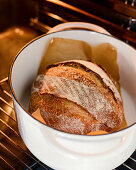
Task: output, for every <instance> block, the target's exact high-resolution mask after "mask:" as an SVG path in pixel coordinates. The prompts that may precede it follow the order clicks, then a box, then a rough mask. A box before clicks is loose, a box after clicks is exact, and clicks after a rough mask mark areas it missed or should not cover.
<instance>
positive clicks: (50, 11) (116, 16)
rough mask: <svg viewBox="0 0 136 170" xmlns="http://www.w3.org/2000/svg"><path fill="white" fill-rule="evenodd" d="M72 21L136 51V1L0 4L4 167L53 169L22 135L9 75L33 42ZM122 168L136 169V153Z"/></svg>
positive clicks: (0, 155) (0, 157)
mask: <svg viewBox="0 0 136 170" xmlns="http://www.w3.org/2000/svg"><path fill="white" fill-rule="evenodd" d="M70 21H82V22H88V23H93V24H96V25H99V26H101V27H103V28H105V29H106V30H107V31H108V32H110V33H111V34H112V35H113V36H115V37H117V38H119V39H121V40H123V41H125V42H126V43H128V44H130V45H131V46H133V47H134V48H135V47H136V0H103V1H99V0H86V1H84V0H80V1H75V0H71V1H68V0H63V1H61V0H14V1H11V0H7V1H5V0H0V22H1V24H0V169H33V170H42V169H46V170H51V168H50V167H48V166H46V165H44V164H43V163H41V162H40V161H39V160H38V159H37V158H35V157H34V156H33V155H32V154H31V153H30V152H29V151H28V149H27V148H26V146H25V144H24V143H23V141H22V139H21V137H20V135H19V132H18V128H17V123H16V117H15V112H14V108H13V103H12V99H11V95H10V91H9V86H8V78H7V77H8V73H9V68H10V65H11V63H12V61H13V58H14V57H15V56H16V54H17V53H18V52H19V50H20V49H21V48H22V47H23V46H24V45H25V44H26V43H27V42H29V41H30V40H32V39H33V38H35V37H37V36H39V35H42V34H45V33H46V32H47V31H49V30H50V29H51V28H52V27H53V26H55V25H57V24H60V23H65V22H70ZM116 169H117V170H129V169H130V170H134V169H136V151H135V152H134V153H133V154H132V155H131V157H130V158H129V159H128V160H127V161H126V162H124V163H123V164H122V165H121V166H119V167H117V168H116Z"/></svg>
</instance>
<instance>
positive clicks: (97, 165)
mask: <svg viewBox="0 0 136 170" xmlns="http://www.w3.org/2000/svg"><path fill="white" fill-rule="evenodd" d="M53 37H63V38H71V39H76V40H83V41H86V42H88V43H89V44H90V45H97V44H100V43H104V42H109V43H111V44H112V45H113V46H114V47H115V48H116V49H117V53H118V65H119V70H120V84H121V92H122V98H123V103H124V112H125V117H126V119H127V123H128V127H127V128H125V129H123V130H121V131H118V132H115V133H111V134H106V135H98V136H84V135H74V134H68V133H64V132H61V131H58V130H55V129H53V128H51V127H48V126H46V125H44V124H42V123H40V122H39V121H37V120H36V119H34V118H33V117H32V116H31V115H29V113H28V111H27V109H28V104H29V96H30V87H31V85H32V82H33V81H34V80H35V78H36V75H37V71H38V67H39V64H40V60H41V57H42V55H43V54H44V51H45V49H46V48H47V46H48V43H49V41H50V40H51V39H52V38H53ZM109 57H110V56H109ZM9 82H10V89H11V93H12V96H13V101H14V106H15V112H16V116H17V122H18V127H19V131H20V134H21V137H22V139H23V141H24V143H25V144H26V146H27V147H28V149H29V150H30V151H31V152H32V153H33V155H35V156H36V157H37V158H38V159H39V160H40V161H42V162H43V163H45V164H47V165H48V166H50V167H51V168H53V169H55V170H111V169H114V168H116V167H117V166H119V165H120V164H122V163H123V162H124V161H125V160H126V159H128V157H129V156H130V155H131V154H132V153H133V152H134V150H135V149H136V87H135V85H136V50H135V49H134V48H132V47H130V46H129V45H127V44H125V43H124V42H122V41H120V40H118V39H116V38H114V37H111V36H109V35H105V34H101V33H97V32H93V31H87V30H68V31H60V32H55V33H51V34H47V35H43V36H40V37H38V38H36V39H34V40H33V41H31V42H30V43H29V44H27V45H26V46H25V47H24V48H23V49H22V50H21V51H20V52H19V53H18V55H17V56H16V58H15V60H14V62H13V64H12V66H11V70H10V75H9Z"/></svg>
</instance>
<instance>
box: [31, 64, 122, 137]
mask: <svg viewBox="0 0 136 170" xmlns="http://www.w3.org/2000/svg"><path fill="white" fill-rule="evenodd" d="M50 77H53V78H56V77H57V78H58V79H59V81H61V82H62V86H66V87H67V88H69V89H70V88H72V87H70V85H65V84H66V83H67V84H70V83H71V82H73V81H74V82H76V83H77V84H78V87H77V86H76V88H78V90H77V89H76V88H74V91H72V90H73V89H72V90H71V91H68V92H70V94H67V93H66V92H65V96H64V92H58V91H57V90H56V89H57V88H58V87H56V84H55V83H53V84H52V81H51V80H50V79H49V80H48V82H47V84H46V86H45V87H44V88H43V86H44V83H45V82H44V80H45V79H44V78H47V79H48V78H50ZM62 80H65V81H66V83H65V84H63V81H62ZM46 81H47V80H46ZM54 81H55V80H54ZM43 82H44V83H43ZM54 84H55V85H54ZM47 85H48V88H47ZM35 87H36V88H38V89H39V90H38V91H33V92H32V95H31V102H30V103H31V105H30V108H31V113H32V112H34V111H36V109H38V108H39V109H40V112H41V115H42V117H43V118H44V120H45V122H46V123H47V125H49V126H51V127H53V128H55V129H58V130H62V131H64V132H68V133H75V134H87V133H89V132H93V131H99V130H102V131H107V132H109V131H111V130H112V129H114V128H117V127H118V126H119V125H120V124H121V122H122V118H123V105H122V101H120V100H118V99H117V98H115V96H114V94H113V92H112V91H111V90H109V88H108V87H107V86H106V85H105V84H104V83H103V81H102V79H101V78H100V77H99V76H97V74H95V73H93V72H92V71H91V70H85V69H84V67H83V68H82V67H81V65H80V64H78V63H76V64H75V63H74V64H72V63H71V64H68V63H66V64H64V63H61V64H58V65H53V66H51V67H50V68H48V69H47V70H46V72H45V75H42V78H41V80H40V81H39V79H37V80H36V81H35V83H34V86H33V89H34V88H35ZM66 87H65V88H66ZM61 88H62V89H63V88H64V87H61V85H60V89H61ZM33 89H32V90H33ZM81 90H82V92H81ZM73 92H74V93H75V94H76V95H77V94H78V95H77V96H76V97H77V98H78V99H77V98H76V97H75V98H74V95H73V94H72V93H73ZM81 93H82V94H81ZM87 99H88V101H89V102H88V105H86V103H85V102H86V101H87Z"/></svg>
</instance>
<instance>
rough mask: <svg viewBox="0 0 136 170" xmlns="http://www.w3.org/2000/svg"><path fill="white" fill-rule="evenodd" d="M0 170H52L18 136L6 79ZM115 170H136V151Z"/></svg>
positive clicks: (0, 99)
mask: <svg viewBox="0 0 136 170" xmlns="http://www.w3.org/2000/svg"><path fill="white" fill-rule="evenodd" d="M0 169H4V170H5V169H27V170H29V169H32V170H43V169H45V170H52V169H51V168H50V167H48V166H47V165H45V164H43V163H42V162H40V161H39V160H38V159H37V158H36V157H35V156H34V155H32V154H31V153H30V152H29V150H28V149H27V148H26V146H25V144H24V143H23V141H22V139H21V137H20V135H19V132H18V127H17V122H16V116H15V112H14V107H13V101H12V96H11V94H10V89H9V85H8V77H7V78H5V79H3V80H1V81H0ZM116 170H136V150H135V151H134V153H133V154H132V155H131V157H130V158H129V159H128V160H127V161H126V162H124V163H123V164H122V165H121V166H119V167H117V168H116Z"/></svg>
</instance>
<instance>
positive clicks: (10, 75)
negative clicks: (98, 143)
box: [8, 29, 136, 138]
mask: <svg viewBox="0 0 136 170" xmlns="http://www.w3.org/2000/svg"><path fill="white" fill-rule="evenodd" d="M71 31H83V32H86V31H87V32H92V33H93V34H104V33H100V32H95V31H92V30H78V29H77V30H76V29H75V30H63V31H57V32H71ZM57 32H52V33H49V34H46V33H45V34H42V35H40V36H38V37H36V38H34V39H32V40H31V41H29V42H28V43H27V44H26V45H25V46H23V47H22V48H21V49H20V50H19V52H18V53H17V54H16V56H15V58H14V60H13V62H12V64H11V67H10V70H9V76H8V80H9V81H8V83H9V88H10V92H11V94H12V97H13V98H14V100H15V101H16V102H17V103H18V105H19V106H20V107H21V109H23V111H24V112H25V113H26V114H27V115H29V116H30V117H31V118H32V119H33V120H35V121H36V122H37V123H40V124H42V125H44V126H46V127H48V128H49V129H52V130H55V131H57V132H60V133H61V134H62V135H69V136H71V137H72V136H86V137H87V138H95V137H97V138H100V137H104V136H105V137H106V136H113V135H116V134H119V133H121V132H122V133H123V132H125V131H127V130H129V129H130V128H132V127H133V126H135V125H136V122H135V123H133V124H131V125H129V126H127V127H126V128H124V129H121V130H119V131H116V132H112V133H108V134H101V135H79V134H70V133H67V132H63V131H61V130H57V129H55V128H52V127H50V126H48V125H46V124H44V123H42V122H40V121H39V120H37V119H36V118H34V117H33V116H31V114H30V113H29V112H28V111H27V109H26V108H24V106H23V105H22V104H21V102H20V101H19V100H18V99H17V97H16V95H15V93H14V90H13V86H12V70H13V68H14V64H15V62H16V60H17V59H18V57H19V55H20V53H21V52H22V51H23V50H24V49H25V48H27V47H28V46H29V45H30V44H32V43H33V42H35V41H36V40H39V39H40V38H42V37H45V36H50V35H51V34H57ZM104 35H105V36H109V37H111V38H113V39H116V40H118V41H120V42H121V43H123V44H125V45H127V46H128V47H129V48H133V49H134V50H135V48H134V47H133V46H131V45H128V44H127V43H125V42H123V41H122V40H120V39H118V38H117V37H114V36H111V35H107V34H104ZM135 51H136V50H135Z"/></svg>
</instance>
